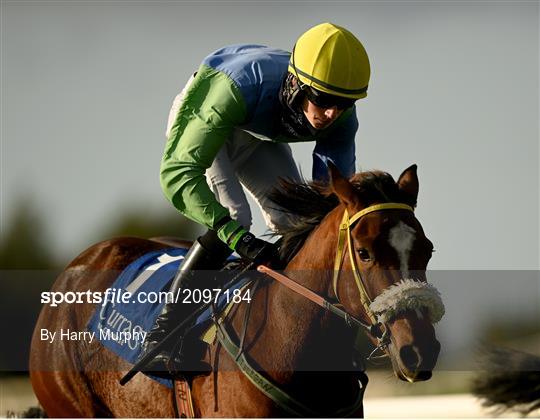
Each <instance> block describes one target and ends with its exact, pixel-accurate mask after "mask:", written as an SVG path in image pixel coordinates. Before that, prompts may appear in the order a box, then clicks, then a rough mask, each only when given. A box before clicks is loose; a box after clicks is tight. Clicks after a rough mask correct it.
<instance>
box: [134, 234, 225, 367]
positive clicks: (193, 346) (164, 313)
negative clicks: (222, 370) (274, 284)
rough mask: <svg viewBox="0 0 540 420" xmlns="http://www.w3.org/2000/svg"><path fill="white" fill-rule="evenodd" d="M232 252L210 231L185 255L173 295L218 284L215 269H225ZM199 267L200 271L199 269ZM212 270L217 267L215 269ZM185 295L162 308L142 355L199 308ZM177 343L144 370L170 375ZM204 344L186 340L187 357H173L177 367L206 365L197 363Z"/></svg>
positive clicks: (162, 351)
mask: <svg viewBox="0 0 540 420" xmlns="http://www.w3.org/2000/svg"><path fill="white" fill-rule="evenodd" d="M231 253H232V251H230V250H229V248H228V247H227V246H226V245H225V244H224V243H223V242H221V241H220V240H219V238H218V237H217V235H216V233H215V232H214V231H208V232H207V233H206V234H205V235H203V236H201V237H200V238H198V239H197V240H196V241H195V242H194V243H193V246H192V247H191V248H190V249H189V251H188V253H187V254H186V256H185V257H184V260H183V261H182V264H181V266H180V268H179V270H178V272H177V273H176V276H175V277H174V279H173V281H172V283H171V286H170V290H169V292H170V293H169V295H172V296H176V295H177V292H178V290H179V289H180V288H182V289H183V290H185V289H189V290H193V289H195V288H200V289H204V288H212V286H214V287H216V286H215V285H212V284H211V283H212V279H213V276H214V274H215V270H219V269H221V268H222V266H223V264H224V262H225V260H226V259H227V257H228V256H229V255H230V254H231ZM197 270H200V271H199V272H196V271H197ZM209 270H213V271H214V272H211V271H209ZM181 296H182V298H181V299H180V300H179V301H178V302H168V303H166V304H165V306H164V307H163V309H162V310H161V314H160V315H159V316H158V318H157V319H156V321H155V323H154V326H153V327H152V329H151V330H150V331H149V332H148V335H147V337H146V340H145V341H144V344H143V350H142V352H141V356H140V358H142V357H143V356H144V355H145V354H146V353H148V352H149V351H151V350H152V349H153V348H154V347H155V346H156V345H157V344H158V343H160V342H161V341H162V340H163V338H165V336H167V334H168V333H169V332H170V331H171V330H172V329H173V328H174V327H176V326H177V325H178V324H179V323H180V322H182V321H183V320H184V319H186V318H187V317H188V316H189V315H190V314H192V313H193V312H194V311H195V310H196V309H197V307H198V305H197V304H193V303H183V302H182V299H183V297H184V295H181ZM193 322H194V320H193ZM190 326H191V325H190V324H189V323H188V325H187V326H185V327H184V328H183V331H180V332H179V337H183V335H184V334H185V332H186V328H189V327H190ZM177 342H178V340H171V344H169V345H165V346H164V348H163V349H162V350H161V351H160V352H159V353H158V354H157V355H156V357H155V358H154V359H153V360H152V361H150V362H149V363H148V364H147V365H146V367H145V368H144V370H145V371H147V372H152V373H153V374H155V375H157V376H169V368H170V365H169V359H170V357H171V353H172V351H173V350H174V348H175V347H176V343H177ZM202 344H203V343H201V342H194V343H184V342H182V346H181V349H182V353H183V356H179V355H176V356H178V357H177V358H175V359H174V360H173V361H174V363H173V364H174V365H175V370H181V369H182V368H183V367H184V368H185V369H187V370H191V371H199V370H201V368H203V367H205V366H204V365H203V364H200V363H197V362H198V361H197V360H194V359H195V358H196V357H197V356H199V355H201V351H200V350H201V346H202ZM184 356H185V357H184ZM190 356H191V357H190ZM173 357H174V356H173ZM189 359H191V360H189ZM182 365H184V366H182Z"/></svg>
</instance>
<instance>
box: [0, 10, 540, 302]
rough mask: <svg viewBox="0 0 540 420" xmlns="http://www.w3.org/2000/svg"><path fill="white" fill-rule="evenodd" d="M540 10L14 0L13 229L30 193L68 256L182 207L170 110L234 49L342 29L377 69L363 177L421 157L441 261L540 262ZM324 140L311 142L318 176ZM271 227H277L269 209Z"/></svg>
mask: <svg viewBox="0 0 540 420" xmlns="http://www.w3.org/2000/svg"><path fill="white" fill-rule="evenodd" d="M538 11H539V5H538V3H537V2H518V1H513V2H489V1H485V2H461V1H455V2H407V1H399V2H381V1H378V2H375V1H373V2H352V1H347V2H279V1H277V2H241V1H237V2H227V1H223V2H171V1H167V2H165V1H164V2H159V1H158V2H130V1H122V2H120V1H117V2H114V1H111V2H101V1H95V2H86V1H81V2H63V1H57V2H53V1H46V0H44V1H32V2H30V1H2V22H1V23H2V40H1V46H2V51H1V54H2V55H1V70H2V75H1V81H2V110H1V118H2V121H1V122H2V128H1V179H0V185H1V203H0V204H1V215H0V216H1V229H2V231H4V230H5V229H6V226H7V224H8V223H9V221H10V218H11V217H12V212H13V210H14V205H15V203H16V202H17V199H18V197H19V196H21V195H24V194H30V195H31V196H33V197H34V204H35V205H36V206H38V208H39V209H38V210H39V212H40V213H42V214H44V215H45V216H46V219H47V222H48V228H49V233H50V236H51V238H52V239H53V243H52V248H53V250H54V251H55V252H56V253H57V254H58V255H67V256H68V258H71V257H74V256H75V255H77V254H78V253H79V252H80V251H81V250H82V249H84V248H85V247H87V246H88V245H89V244H88V243H87V237H89V235H92V233H93V232H95V231H96V230H99V229H100V227H102V226H103V224H104V223H106V222H107V221H109V220H110V219H111V218H112V217H114V215H115V214H116V213H118V211H119V210H120V209H122V208H127V207H136V208H142V209H144V210H146V211H154V210H155V211H158V210H159V209H164V208H167V206H170V204H169V203H168V202H167V201H166V200H165V198H164V197H163V194H162V192H161V189H160V186H159V165H160V160H161V155H162V153H163V147H164V142H165V138H164V131H165V125H166V120H167V114H168V111H169V107H170V103H171V101H172V99H173V98H174V96H175V95H176V94H177V93H178V91H179V90H180V89H181V88H182V86H183V85H184V83H185V81H186V80H187V79H188V77H189V75H190V74H191V73H192V72H193V71H194V70H195V69H196V68H197V67H198V65H199V63H200V61H201V60H202V59H203V58H204V57H205V56H206V55H207V54H209V53H210V52H211V51H213V50H215V49H217V48H220V47H222V46H224V45H227V44H232V43H260V44H266V45H269V46H273V47H278V48H283V49H287V50H290V49H291V48H292V46H293V44H294V42H295V40H296V38H297V37H298V36H299V35H300V34H301V33H302V32H304V31H305V30H307V29H308V28H310V27H311V26H314V25H316V24H318V23H321V22H324V21H330V22H333V23H336V24H339V25H341V26H344V27H346V28H348V29H349V30H350V31H351V32H353V33H354V34H355V35H356V36H357V37H358V38H359V39H360V40H362V42H363V43H364V46H365V48H366V50H367V52H368V54H369V56H370V60H371V65H372V79H371V83H370V87H369V94H368V97H367V99H366V100H362V101H361V102H360V103H359V104H358V107H357V108H358V111H357V112H358V116H359V120H360V130H359V132H358V134H357V140H356V141H357V170H367V169H382V170H385V171H388V172H390V173H391V174H392V175H393V176H394V177H397V176H398V175H399V174H400V173H401V171H402V170H403V169H405V168H406V167H407V166H409V165H410V164H412V163H417V164H418V167H419V169H418V171H419V177H420V183H421V191H420V196H419V204H418V210H417V217H418V219H419V220H420V221H421V223H422V224H423V226H424V230H425V231H426V233H427V234H428V236H429V237H430V238H431V240H432V241H433V242H434V244H435V248H436V250H437V252H436V254H435V255H434V258H433V260H432V262H431V265H430V268H431V269H435V270H538V269H539V172H538V162H539V147H538V144H539V142H538V139H539V137H538V134H539V127H538V120H539V107H538V97H539V83H538V75H539V73H538V67H539V48H538V47H539V38H538V36H539V32H538V28H539V15H538ZM312 147H313V145H312V144H309V143H305V144H301V145H294V146H293V150H294V154H295V157H296V159H297V161H298V164H299V166H300V167H301V169H302V171H303V173H304V174H306V175H309V174H310V173H311V150H312ZM254 213H257V211H256V210H255V209H254ZM253 230H254V232H255V233H257V234H260V233H262V232H263V231H264V227H263V224H262V218H261V217H260V216H258V215H257V217H256V218H255V225H254V228H253ZM104 239H105V238H104ZM533 286H534V284H533ZM532 290H533V297H532V299H534V287H533V289H532ZM478 293H480V292H478ZM502 296H504V294H503V295H502ZM538 296H540V292H539V293H538V294H537V296H536V302H537V301H538ZM525 297H527V296H525ZM528 297H529V298H531V296H530V294H529V295H528ZM516 299H517V301H519V300H520V299H521V297H520V296H517V297H516Z"/></svg>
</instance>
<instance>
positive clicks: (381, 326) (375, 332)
mask: <svg viewBox="0 0 540 420" xmlns="http://www.w3.org/2000/svg"><path fill="white" fill-rule="evenodd" d="M382 210H407V211H411V212H414V209H413V208H412V207H411V206H409V205H407V204H403V203H382V204H374V205H372V206H369V207H366V208H365V209H363V210H360V211H358V212H357V213H355V214H354V215H353V216H352V217H349V213H348V211H347V209H345V211H344V213H343V218H342V219H341V223H340V224H339V233H338V243H337V250H336V257H335V259H334V273H333V280H332V284H333V289H334V294H335V296H336V299H337V302H338V304H333V303H330V302H329V301H328V300H327V299H325V298H323V297H322V296H319V295H318V294H316V293H315V292H313V291H312V290H309V289H308V288H306V287H304V286H302V285H300V284H298V283H296V282H295V281H294V280H291V279H290V278H288V277H286V276H284V275H283V274H280V273H278V272H276V271H274V270H272V269H270V268H268V267H265V266H259V267H258V270H259V271H260V272H262V273H265V274H267V275H268V276H270V277H272V278H273V279H275V280H277V281H279V282H280V283H282V284H283V285H285V286H287V287H288V288H289V289H291V290H293V291H294V292H296V293H299V294H301V295H302V296H304V297H306V298H308V299H309V300H311V301H313V302H315V303H316V304H318V305H320V306H322V307H323V308H325V309H326V310H328V311H330V312H332V313H334V314H336V315H337V316H339V317H341V318H343V319H344V320H345V322H346V323H347V324H348V325H349V326H357V327H361V328H363V329H365V330H367V332H368V333H369V334H370V335H372V336H373V337H374V338H376V339H377V346H376V348H375V349H374V350H373V352H372V353H371V354H370V356H369V358H371V357H373V356H374V355H375V353H376V352H378V351H380V352H383V353H384V351H385V350H386V348H387V346H388V344H389V343H390V339H391V337H390V329H389V328H388V327H387V325H386V323H382V322H379V321H378V320H377V316H376V315H375V313H374V312H373V311H372V310H371V308H370V305H371V303H372V299H371V298H370V297H369V294H368V292H367V289H366V283H365V281H364V279H363V277H362V272H361V271H360V269H359V268H358V264H357V262H356V258H355V255H354V249H353V246H352V235H351V229H352V228H353V226H354V225H355V224H356V223H357V222H358V221H359V220H360V219H361V218H362V217H364V216H365V215H367V214H369V213H373V212H375V211H382ZM346 247H347V248H348V250H349V258H350V261H351V267H352V272H353V276H354V280H355V283H356V286H357V288H358V292H359V293H360V302H361V303H362V306H363V308H364V311H365V313H366V315H367V317H368V318H369V323H365V322H362V321H360V320H359V319H357V318H356V317H354V316H353V315H351V314H350V313H348V312H347V311H345V310H344V309H342V308H343V304H342V303H341V301H340V300H339V295H338V281H339V278H340V273H341V267H342V265H343V260H344V256H345V252H344V251H345V248H346Z"/></svg>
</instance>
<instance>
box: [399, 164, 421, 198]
mask: <svg viewBox="0 0 540 420" xmlns="http://www.w3.org/2000/svg"><path fill="white" fill-rule="evenodd" d="M416 169H417V166H416V165H411V166H409V167H408V168H407V169H405V170H404V171H403V172H402V174H401V175H400V176H399V179H398V182H397V184H398V187H399V189H400V191H401V192H402V193H403V194H404V196H405V197H406V199H407V201H408V202H409V204H411V205H412V206H413V207H416V200H417V199H418V189H419V183H418V175H417V174H416Z"/></svg>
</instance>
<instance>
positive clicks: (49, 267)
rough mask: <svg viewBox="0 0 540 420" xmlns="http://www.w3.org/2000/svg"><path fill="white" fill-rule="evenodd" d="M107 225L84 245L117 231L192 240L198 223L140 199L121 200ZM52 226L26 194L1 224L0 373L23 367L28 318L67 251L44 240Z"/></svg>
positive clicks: (35, 314)
mask: <svg viewBox="0 0 540 420" xmlns="http://www.w3.org/2000/svg"><path fill="white" fill-rule="evenodd" d="M126 208H128V209H129V210H127V211H125V212H123V213H121V214H118V215H117V217H116V218H115V219H114V220H113V221H112V222H110V223H109V224H107V225H104V226H99V227H97V228H96V229H95V232H96V233H95V234H94V236H93V237H89V238H88V240H87V241H85V242H86V243H87V246H90V245H92V244H93V243H96V242H99V241H102V240H105V239H110V238H113V237H119V236H137V237H141V238H150V237H156V236H176V237H179V238H182V239H189V240H192V239H194V238H196V237H197V236H198V235H199V234H201V233H202V231H203V230H202V228H201V227H200V226H199V225H197V224H196V223H194V222H191V221H189V220H188V219H186V218H185V217H183V216H181V215H180V214H178V212H176V210H174V209H173V208H172V207H171V208H165V209H160V210H159V211H156V212H148V211H147V210H145V208H144V206H143V205H140V206H133V205H131V206H127V207H126ZM55 230H58V227H53V226H47V220H46V219H45V217H44V216H43V213H41V212H40V211H39V206H36V205H35V203H32V202H31V200H30V199H23V200H20V201H19V203H18V205H17V206H16V210H15V211H14V212H13V213H12V216H11V218H10V220H8V222H7V223H5V224H4V226H2V232H1V236H0V273H2V276H1V277H2V281H1V282H0V299H1V305H0V314H1V319H2V333H3V337H4V338H5V339H4V340H3V341H4V345H3V346H2V347H1V350H0V373H2V374H13V373H15V372H14V370H17V371H20V372H24V371H25V370H26V369H27V361H28V354H29V347H30V339H31V336H32V332H33V329H34V324H35V322H36V320H37V317H38V315H39V311H40V309H41V303H40V294H41V292H43V291H48V290H50V288H51V286H52V283H53V282H54V280H55V279H56V277H57V276H58V274H60V272H61V271H62V268H63V267H65V266H66V265H67V264H68V263H69V261H70V260H71V259H72V258H74V257H75V256H77V255H78V254H79V253H80V252H81V251H83V249H84V248H86V246H85V247H83V249H77V250H74V251H73V255H68V256H58V255H55V254H54V253H53V251H52V249H51V248H52V247H51V246H50V245H49V244H50V243H52V242H53V241H54V240H55V239H54V237H53V236H54V235H53V234H51V233H50V232H54V231H55Z"/></svg>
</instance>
